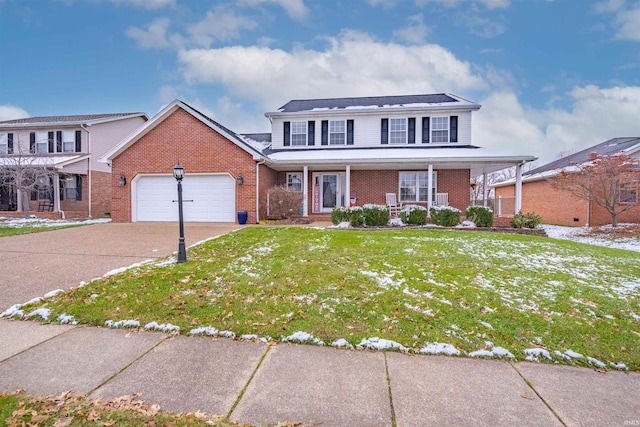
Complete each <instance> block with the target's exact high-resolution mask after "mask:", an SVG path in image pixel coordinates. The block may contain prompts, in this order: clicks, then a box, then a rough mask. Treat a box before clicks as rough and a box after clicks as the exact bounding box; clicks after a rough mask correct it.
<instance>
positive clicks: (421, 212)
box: [400, 205, 427, 225]
mask: <svg viewBox="0 0 640 427" xmlns="http://www.w3.org/2000/svg"><path fill="white" fill-rule="evenodd" d="M400 219H401V220H402V222H404V223H405V224H415V225H424V224H426V223H427V208H425V207H424V206H420V205H406V206H404V207H403V208H402V210H401V211H400Z"/></svg>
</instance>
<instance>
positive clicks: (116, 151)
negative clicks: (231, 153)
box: [100, 99, 264, 163]
mask: <svg viewBox="0 0 640 427" xmlns="http://www.w3.org/2000/svg"><path fill="white" fill-rule="evenodd" d="M178 109H182V110H184V111H186V112H187V113H189V114H191V115H192V116H193V117H195V118H196V119H198V120H200V121H201V122H202V123H204V124H205V125H207V126H208V127H210V128H211V129H213V130H215V131H216V132H218V133H219V134H221V135H222V136H224V137H225V138H227V139H228V140H229V141H231V142H232V143H234V144H236V145H237V146H239V147H240V148H242V149H243V150H245V151H246V152H248V153H249V154H251V155H253V156H254V157H257V158H264V155H263V154H262V152H261V150H260V149H259V147H255V146H254V145H252V144H249V143H247V141H246V140H245V139H243V138H241V137H240V136H239V135H237V134H236V133H235V132H233V131H232V130H230V129H227V128H226V127H224V126H222V125H221V124H220V123H218V122H216V121H215V120H213V119H211V118H209V117H207V116H206V115H204V114H202V113H201V112H199V111H198V110H196V109H195V108H193V107H191V106H190V105H188V104H187V103H185V102H183V101H180V100H179V99H175V100H174V101H173V102H171V103H169V104H168V105H167V106H166V107H164V108H163V109H162V110H161V111H160V112H158V114H156V115H155V116H153V117H152V118H151V119H150V120H149V121H148V122H146V123H145V124H144V125H142V126H140V127H139V128H138V129H137V130H136V131H134V132H133V133H132V134H131V135H129V136H128V137H126V138H125V139H124V140H122V141H121V142H120V143H119V144H118V145H116V146H115V147H113V148H112V149H111V150H109V151H108V152H107V153H106V154H105V155H104V156H102V158H101V159H100V161H101V162H103V163H108V162H109V161H110V160H113V159H114V158H115V157H117V156H118V155H120V154H121V153H122V152H124V151H125V150H126V149H127V148H128V147H130V146H131V145H133V144H134V143H135V142H136V141H138V140H139V139H140V138H142V137H143V136H144V135H146V134H147V133H149V132H150V131H151V130H152V129H154V128H155V127H156V126H158V125H159V124H160V123H162V122H163V121H164V120H165V119H166V118H167V117H169V116H170V115H171V114H173V113H174V112H175V111H177V110H178Z"/></svg>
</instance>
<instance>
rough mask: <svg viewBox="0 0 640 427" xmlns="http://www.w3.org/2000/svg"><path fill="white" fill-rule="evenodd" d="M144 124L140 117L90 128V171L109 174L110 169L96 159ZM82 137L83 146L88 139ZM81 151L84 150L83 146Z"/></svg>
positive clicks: (84, 136)
mask: <svg viewBox="0 0 640 427" xmlns="http://www.w3.org/2000/svg"><path fill="white" fill-rule="evenodd" d="M145 122H146V120H145V119H144V118H142V117H131V118H128V119H121V120H113V121H110V122H105V123H99V124H96V125H93V126H90V127H89V131H90V132H91V154H92V157H93V158H92V160H91V170H95V171H101V172H111V168H109V166H108V165H107V164H106V163H100V162H99V161H98V159H100V157H102V156H103V155H104V154H105V153H106V152H107V151H109V150H110V149H112V148H113V147H114V146H115V145H116V144H118V143H119V142H120V141H122V140H123V139H124V138H126V137H127V136H129V134H131V133H132V132H133V131H135V130H136V129H137V128H139V127H140V126H142V125H143V124H144V123H145ZM82 137H83V144H84V143H85V141H88V138H87V137H86V135H84V134H83V135H82ZM83 150H85V146H84V145H83Z"/></svg>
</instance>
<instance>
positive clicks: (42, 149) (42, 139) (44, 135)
mask: <svg viewBox="0 0 640 427" xmlns="http://www.w3.org/2000/svg"><path fill="white" fill-rule="evenodd" d="M48 152H49V132H36V153H48Z"/></svg>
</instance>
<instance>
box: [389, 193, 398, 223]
mask: <svg viewBox="0 0 640 427" xmlns="http://www.w3.org/2000/svg"><path fill="white" fill-rule="evenodd" d="M387 206H389V214H390V215H391V216H392V217H393V218H397V217H398V216H399V215H400V211H401V210H402V203H398V198H397V197H396V193H387Z"/></svg>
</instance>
